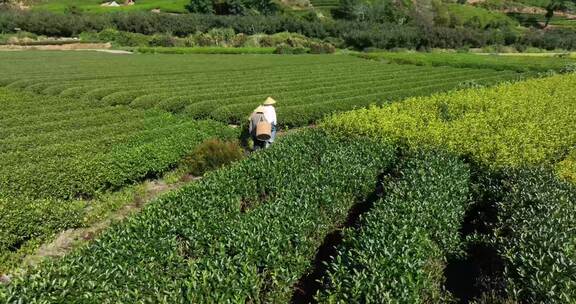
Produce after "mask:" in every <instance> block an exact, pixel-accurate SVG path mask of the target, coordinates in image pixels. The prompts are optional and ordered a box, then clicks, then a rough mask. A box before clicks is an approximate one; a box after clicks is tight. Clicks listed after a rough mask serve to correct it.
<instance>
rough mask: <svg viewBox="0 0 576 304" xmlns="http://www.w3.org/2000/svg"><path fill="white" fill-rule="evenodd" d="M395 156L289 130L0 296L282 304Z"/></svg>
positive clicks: (380, 148) (368, 145)
mask: <svg viewBox="0 0 576 304" xmlns="http://www.w3.org/2000/svg"><path fill="white" fill-rule="evenodd" d="M311 146H313V147H315V149H310V147H311ZM393 159H394V150H393V149H392V148H391V147H388V146H385V145H381V144H378V143H372V142H370V141H364V140H347V139H337V138H333V137H330V136H327V135H326V134H325V133H323V132H321V131H318V130H305V131H301V132H297V133H296V134H293V135H291V136H286V137H282V138H280V139H279V141H278V142H277V143H275V144H274V145H273V146H272V148H270V149H267V150H264V151H261V152H257V153H254V154H252V156H251V157H250V158H248V159H245V160H243V161H240V162H238V163H236V164H235V165H233V166H230V167H228V168H224V169H222V170H217V171H213V172H211V173H209V174H207V175H206V176H205V177H204V178H203V179H202V180H201V181H199V182H197V183H193V184H191V185H189V186H187V187H185V188H184V189H182V190H180V191H178V192H175V193H171V194H169V195H167V196H165V197H163V198H162V199H160V200H158V201H156V202H153V203H151V204H149V205H148V206H147V207H146V208H145V209H144V210H143V212H141V213H140V214H138V215H136V216H134V217H132V218H131V219H130V220H128V221H125V222H123V223H122V224H119V225H116V226H114V227H112V228H110V229H109V230H107V231H106V232H104V234H103V235H102V236H101V237H99V238H98V239H97V240H95V241H94V242H92V243H91V244H90V245H89V246H87V247H85V248H82V249H80V250H79V251H77V252H75V253H73V254H71V255H68V256H66V257H64V258H62V259H60V260H57V261H53V262H49V263H44V264H42V265H41V266H40V267H38V268H36V269H31V270H30V271H28V272H27V273H26V274H23V275H22V276H19V277H14V278H13V280H12V283H11V284H10V285H8V286H7V287H6V286H0V301H2V302H17V301H22V302H34V301H37V302H43V301H53V302H69V301H75V300H77V299H79V298H82V299H83V301H90V302H102V301H106V299H111V298H114V301H117V302H128V303H134V302H157V301H160V302H170V303H179V302H192V303H209V302H234V303H239V302H242V303H244V302H266V303H286V302H288V301H289V299H290V296H291V294H292V292H293V285H294V284H295V283H296V282H297V280H298V278H299V277H301V276H303V275H304V274H305V273H306V271H307V270H308V269H309V268H310V267H311V264H312V262H311V261H312V260H313V258H314V255H315V254H316V250H317V248H318V247H319V246H320V244H321V243H322V241H323V239H324V238H325V237H326V235H327V234H328V233H330V232H331V231H333V230H334V229H336V227H338V226H339V225H340V224H341V223H343V222H344V221H345V220H346V216H347V213H348V210H349V209H350V208H351V206H352V205H354V203H355V202H357V201H359V200H363V199H364V198H365V197H366V196H367V195H368V194H369V193H370V192H371V191H373V189H374V183H375V182H376V177H377V175H378V173H379V172H380V171H381V170H382V169H383V168H385V167H387V166H388V165H389V164H390V163H392V161H393ZM114 269H117V271H115V270H114ZM120 269H124V270H123V271H120Z"/></svg>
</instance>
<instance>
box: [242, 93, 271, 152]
mask: <svg viewBox="0 0 576 304" xmlns="http://www.w3.org/2000/svg"><path fill="white" fill-rule="evenodd" d="M274 104H276V101H275V100H274V99H272V98H271V97H268V98H267V99H266V101H264V104H263V105H261V106H259V107H258V108H256V110H254V112H252V115H250V125H249V127H248V132H249V133H250V136H251V137H252V140H253V141H254V151H256V150H260V149H264V148H268V147H269V146H270V145H271V144H272V143H273V142H274V139H275V138H276V124H277V121H276V109H275V108H274Z"/></svg>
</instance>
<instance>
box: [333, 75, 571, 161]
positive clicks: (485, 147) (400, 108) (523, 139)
mask: <svg viewBox="0 0 576 304" xmlns="http://www.w3.org/2000/svg"><path fill="white" fill-rule="evenodd" d="M575 84H576V75H564V76H554V77H548V78H544V79H534V80H528V81H524V82H518V83H514V84H503V85H499V86H497V87H495V88H483V89H470V90H462V91H457V92H450V93H443V94H437V95H434V96H431V97H419V98H413V99H409V100H407V101H405V102H402V103H395V104H392V105H390V106H386V107H382V108H377V107H373V108H370V109H360V110H357V111H352V112H349V113H345V114H342V115H336V116H333V117H331V118H329V119H327V120H326V122H325V123H324V126H325V127H326V129H327V130H330V132H334V133H338V134H345V135H364V136H367V137H371V138H374V139H379V140H382V141H386V142H388V141H393V142H397V143H402V144H405V145H408V146H410V147H421V146H423V147H439V146H440V147H445V148H447V149H448V150H450V151H453V152H455V153H457V154H460V155H465V156H466V157H469V158H470V159H471V160H472V161H473V162H474V163H477V164H479V165H481V166H486V167H489V168H503V167H515V166H522V165H540V164H554V163H556V162H558V161H560V160H562V158H563V157H564V155H565V153H567V152H568V151H569V150H570V149H572V147H573V146H574V145H575V144H576V132H574V126H575V125H576V107H575V106H574V99H573V97H574V96H575V95H576V86H575Z"/></svg>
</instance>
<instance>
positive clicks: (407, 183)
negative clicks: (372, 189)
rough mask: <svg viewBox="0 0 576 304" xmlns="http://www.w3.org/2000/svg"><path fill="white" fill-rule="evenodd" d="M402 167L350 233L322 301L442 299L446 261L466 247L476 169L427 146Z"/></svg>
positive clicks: (417, 301) (339, 253)
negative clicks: (464, 226)
mask: <svg viewBox="0 0 576 304" xmlns="http://www.w3.org/2000/svg"><path fill="white" fill-rule="evenodd" d="M396 170H397V172H396V173H395V175H396V176H397V177H396V178H389V179H388V180H386V181H385V187H384V195H385V197H384V198H383V199H381V200H380V201H378V202H376V203H375V206H374V207H373V209H372V210H370V211H369V212H368V213H367V214H366V215H365V216H362V219H361V222H360V228H358V229H354V228H350V229H348V230H347V231H345V233H344V241H343V244H342V245H341V246H340V247H339V250H338V256H337V257H336V259H335V260H334V261H333V262H332V263H331V264H330V266H329V271H328V272H329V273H328V275H327V277H326V278H325V280H326V286H327V287H328V288H327V289H326V290H324V291H323V292H321V293H320V294H319V295H318V299H319V300H320V302H326V303H439V302H442V299H443V297H444V295H443V291H442V285H443V280H444V279H443V273H442V271H443V265H444V263H445V262H446V256H447V255H448V254H452V253H456V252H458V251H459V247H460V237H459V233H458V230H459V228H460V225H461V223H462V221H463V218H464V212H465V210H466V207H467V205H468V197H469V190H468V183H469V177H470V173H469V169H468V167H467V165H465V164H464V163H463V162H462V161H461V160H460V159H458V158H456V157H454V156H451V155H448V154H445V153H441V152H437V151H434V152H422V151H419V152H416V153H414V154H413V155H410V156H408V157H407V158H406V159H405V160H404V162H402V164H401V165H399V166H398V168H397V169H396Z"/></svg>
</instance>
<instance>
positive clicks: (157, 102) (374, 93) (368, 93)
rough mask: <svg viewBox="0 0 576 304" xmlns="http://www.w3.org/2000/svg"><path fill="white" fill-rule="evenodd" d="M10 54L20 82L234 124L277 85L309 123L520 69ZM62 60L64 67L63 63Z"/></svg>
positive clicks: (13, 80) (1, 79)
mask: <svg viewBox="0 0 576 304" xmlns="http://www.w3.org/2000/svg"><path fill="white" fill-rule="evenodd" d="M318 51H321V50H320V49H319V50H318ZM0 57H1V58H5V59H6V60H2V61H1V62H0V68H2V70H4V71H6V74H3V75H2V76H0V84H5V85H7V86H9V87H10V88H15V89H24V90H31V91H35V92H39V93H43V94H50V95H60V96H68V97H75V98H80V99H85V100H89V101H91V102H94V103H96V104H100V105H128V106H129V107H131V108H135V109H151V108H156V109H159V110H164V111H169V112H173V113H184V114H186V115H188V116H189V117H192V118H195V119H205V118H212V119H215V120H218V121H221V122H226V123H233V124H240V123H242V122H244V121H245V120H246V117H247V116H248V115H249V113H251V112H252V111H253V110H254V108H255V107H256V106H258V105H259V104H260V103H261V102H262V101H263V100H264V99H265V98H266V97H268V96H270V95H271V94H273V95H274V96H273V97H274V98H275V99H276V100H278V101H279V103H278V105H277V106H278V113H279V124H280V125H285V126H286V125H287V126H302V125H306V124H309V123H312V122H315V121H316V120H318V119H320V118H322V117H323V116H324V115H326V114H330V113H334V112H340V111H346V110H351V109H354V108H357V107H364V106H367V105H370V104H383V103H386V102H388V101H393V100H394V101H395V100H399V99H402V98H405V97H410V96H415V95H428V94H430V93H434V92H438V91H445V90H450V89H453V88H455V87H457V86H458V85H459V84H460V83H462V82H463V81H466V80H474V81H475V82H477V83H480V84H491V83H496V82H500V81H503V80H509V79H516V78H518V77H519V75H518V74H517V73H514V72H510V71H503V72H497V71H493V70H486V69H483V70H472V69H454V68H446V67H441V68H432V67H415V66H399V65H387V64H383V63H379V62H371V61H366V60H361V59H358V58H353V57H351V56H314V55H301V56H276V55H261V56H249V55H247V56H241V57H238V56H232V55H230V56H225V55H222V56H207V55H204V56H203V55H198V56H177V55H174V56H170V55H166V56H124V57H118V56H110V55H102V54H74V53H56V54H54V53H42V54H28V53H19V54H0ZM21 60H27V62H29V63H30V64H26V65H24V64H21V62H22V61H21ZM68 61H74V62H77V64H76V65H75V66H74V67H70V70H68V72H66V71H64V70H63V69H62V64H63V63H65V62H68ZM32 62H43V64H42V65H41V66H42V67H44V68H43V69H44V70H43V72H44V73H45V74H44V73H40V74H38V66H35V65H33V64H32ZM104 63H105V64H104ZM107 66H116V67H118V68H116V69H114V70H110V69H108V68H107ZM56 68H58V69H60V70H59V73H57V74H58V75H54V74H56V73H54V72H53V71H55V69H56ZM96 75H98V77H95V76H96ZM152 75H153V76H152ZM224 88H225V89H224Z"/></svg>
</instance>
